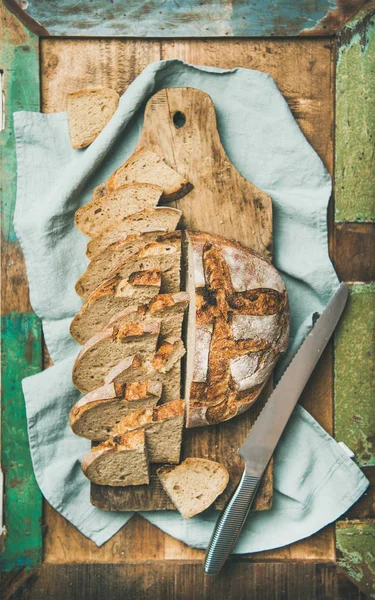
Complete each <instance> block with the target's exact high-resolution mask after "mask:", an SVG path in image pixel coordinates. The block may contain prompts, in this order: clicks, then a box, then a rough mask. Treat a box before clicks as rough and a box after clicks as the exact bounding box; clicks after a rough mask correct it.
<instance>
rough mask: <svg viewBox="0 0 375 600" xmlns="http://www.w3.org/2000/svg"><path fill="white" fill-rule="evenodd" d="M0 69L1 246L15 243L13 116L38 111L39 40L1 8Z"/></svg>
mask: <svg viewBox="0 0 375 600" xmlns="http://www.w3.org/2000/svg"><path fill="white" fill-rule="evenodd" d="M0 10H1V14H0V17H1V25H2V26H1V44H0V69H2V70H3V71H4V78H3V81H4V96H5V130H4V131H2V132H1V133H0V160H1V164H2V168H1V172H0V178H1V179H0V188H1V190H2V205H1V229H2V242H3V243H5V242H8V241H11V242H14V241H15V239H16V236H15V233H14V230H13V213H14V205H15V199H16V184H17V166H16V152H15V140H14V135H13V112H14V111H16V110H32V111H37V110H39V50H38V38H37V36H36V35H34V34H32V33H30V32H29V31H28V30H27V29H25V28H24V27H23V26H22V25H21V24H20V23H19V22H17V21H16V19H14V17H12V16H11V15H10V14H9V13H8V12H7V11H6V10H5V9H4V8H1V7H0Z"/></svg>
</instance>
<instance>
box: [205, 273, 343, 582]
mask: <svg viewBox="0 0 375 600" xmlns="http://www.w3.org/2000/svg"><path fill="white" fill-rule="evenodd" d="M347 297H348V288H347V286H346V285H345V283H342V284H341V285H340V287H339V288H338V290H337V291H336V293H335V294H334V295H333V297H332V298H331V300H330V302H329V303H328V305H327V307H326V308H325V310H324V311H323V313H322V314H321V316H320V317H319V318H318V320H317V321H316V323H315V325H314V326H313V328H312V329H311V331H310V333H309V334H308V335H307V337H306V339H305V340H304V342H303V343H302V344H301V346H300V348H299V350H298V351H297V353H296V355H295V356H294V358H293V360H292V361H291V363H290V364H289V366H288V368H287V369H286V371H285V372H284V374H283V376H282V378H281V379H280V381H279V383H278V385H277V386H276V388H275V389H274V391H273V392H272V393H271V395H270V397H269V398H268V400H267V402H266V404H265V406H264V408H263V409H262V411H261V413H260V414H259V416H258V418H257V420H256V421H255V423H254V425H253V427H252V429H251V431H250V433H249V434H248V436H247V437H246V439H245V441H244V443H243V444H242V446H241V447H240V448H239V450H238V454H239V455H240V456H241V458H243V460H244V461H245V468H244V472H243V475H242V479H241V481H240V483H239V485H238V487H237V489H236V490H235V492H234V494H233V496H232V498H231V499H230V501H229V502H228V504H227V506H226V507H225V509H224V510H223V512H222V513H221V515H220V517H219V519H218V521H217V523H216V526H215V529H214V532H213V535H212V538H211V541H210V543H209V546H208V549H207V553H206V557H205V561H204V572H205V573H207V575H216V574H217V573H219V571H220V569H221V568H222V566H223V565H224V563H225V561H226V559H227V558H228V556H229V554H230V553H231V550H232V548H233V546H234V544H235V543H236V540H237V538H238V536H239V535H240V533H241V530H242V527H243V525H244V523H245V521H246V517H247V515H248V514H249V510H250V507H251V505H252V503H253V501H254V498H255V495H256V493H257V490H258V487H259V484H260V481H261V478H262V475H263V473H264V471H265V469H266V467H267V465H268V463H269V461H270V459H271V456H272V454H273V452H274V450H275V448H276V446H277V443H278V441H279V439H280V437H281V434H282V433H283V431H284V429H285V426H286V424H287V423H288V420H289V418H290V416H291V414H292V412H293V409H294V407H295V405H296V404H297V402H298V399H299V397H300V395H301V393H302V390H303V389H304V387H305V385H306V383H307V381H308V379H309V377H310V375H311V373H312V372H313V370H314V367H315V365H316V363H317V362H318V360H319V358H320V356H321V354H322V352H323V350H324V348H325V347H326V345H327V343H328V340H329V338H330V337H331V335H332V333H333V331H334V329H335V327H336V325H337V323H338V321H339V319H340V316H341V314H342V312H343V310H344V307H345V303H346V300H347Z"/></svg>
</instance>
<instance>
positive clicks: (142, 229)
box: [86, 206, 182, 259]
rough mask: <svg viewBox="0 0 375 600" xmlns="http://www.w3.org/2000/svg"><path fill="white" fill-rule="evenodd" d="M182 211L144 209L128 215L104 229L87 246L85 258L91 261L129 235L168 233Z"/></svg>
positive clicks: (164, 207) (165, 207) (164, 208)
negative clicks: (154, 232) (156, 232)
mask: <svg viewBox="0 0 375 600" xmlns="http://www.w3.org/2000/svg"><path fill="white" fill-rule="evenodd" d="M181 215H182V211H181V210H178V209H177V208H171V207H169V206H158V207H156V208H145V209H144V210H141V211H139V212H136V213H134V214H133V215H129V216H128V217H126V218H125V219H123V220H122V221H121V222H120V223H118V224H116V225H111V226H110V227H108V228H107V229H104V231H102V233H101V234H100V235H98V236H97V237H95V238H94V239H93V240H91V242H89V243H88V244H87V251H86V254H87V256H88V257H89V258H90V259H92V258H94V256H97V255H98V254H100V252H103V250H105V249H106V248H108V246H110V245H111V244H114V243H115V242H120V241H121V240H125V239H126V238H127V236H129V235H135V234H139V233H149V232H153V231H159V232H160V233H170V232H171V231H174V230H175V229H176V227H177V225H178V222H179V220H180V217H181Z"/></svg>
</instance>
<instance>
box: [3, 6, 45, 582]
mask: <svg viewBox="0 0 375 600" xmlns="http://www.w3.org/2000/svg"><path fill="white" fill-rule="evenodd" d="M0 17H1V41H2V43H1V54H0V68H1V69H2V70H3V71H4V96H5V130H4V131H3V132H1V133H0V157H1V162H2V169H1V189H2V214H1V216H2V219H1V233H2V235H1V250H2V306H1V310H2V315H3V316H2V329H1V340H2V369H1V375H2V400H1V421H2V429H1V465H2V470H3V472H4V486H5V487H4V489H5V493H4V524H5V528H6V531H5V533H4V534H3V535H2V536H1V538H0V569H1V570H3V571H10V570H14V569H19V568H26V569H31V568H34V567H36V566H37V565H39V564H40V562H41V559H42V525H41V516H42V497H41V493H40V491H39V488H38V486H37V484H36V481H35V477H34V472H33V468H32V464H31V458H30V451H29V442H28V436H27V425H26V411H25V401H24V397H23V393H22V388H21V379H23V377H26V376H27V375H32V374H34V373H37V372H38V371H40V369H41V361H42V354H41V352H42V343H41V329H40V323H39V319H38V318H37V317H36V316H35V315H34V314H32V313H30V312H23V311H24V310H25V306H28V290H27V282H26V277H25V276H24V265H23V261H22V259H21V257H22V255H21V251H20V248H19V244H18V242H17V241H16V238H15V233H14V229H13V213H14V205H15V200H16V155H15V141H14V134H13V114H12V113H13V111H15V110H38V108H39V64H38V60H39V56H38V39H37V37H36V36H35V35H34V34H30V33H29V32H28V31H27V30H26V29H25V28H24V27H23V26H22V25H21V24H20V23H19V22H18V21H17V20H16V19H15V18H14V17H13V16H12V15H10V13H8V12H7V11H6V10H5V9H4V7H3V6H1V5H0ZM17 310H19V311H22V312H21V313H19V312H14V311H17ZM12 311H13V312H12ZM9 313H10V314H9Z"/></svg>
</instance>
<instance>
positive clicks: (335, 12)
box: [6, 0, 364, 38]
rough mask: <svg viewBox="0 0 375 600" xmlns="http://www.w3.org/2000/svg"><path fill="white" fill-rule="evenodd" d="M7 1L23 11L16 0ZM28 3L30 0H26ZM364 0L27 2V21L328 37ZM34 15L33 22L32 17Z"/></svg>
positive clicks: (154, 33)
mask: <svg viewBox="0 0 375 600" xmlns="http://www.w3.org/2000/svg"><path fill="white" fill-rule="evenodd" d="M6 4H7V5H8V6H9V7H10V8H11V9H12V10H14V12H15V13H16V14H18V16H19V17H20V16H21V18H22V15H20V12H21V11H20V9H19V6H18V5H20V4H21V3H20V2H18V4H17V3H16V1H15V0H7V2H6ZM25 4H27V3H25ZM363 4H364V0H340V1H338V3H337V4H336V2H335V1H334V0H315V1H312V0H300V1H299V2H292V1H291V0H279V1H278V2H275V1H274V0H256V1H254V2H248V0H236V1H234V0H184V1H183V2H181V1H179V0H163V1H162V2H160V0H147V1H146V0H136V1H132V2H126V3H124V2H123V0H111V2H108V1H106V0H83V1H81V2H77V0H65V1H64V2H60V1H58V0H50V1H49V2H45V1H43V0H29V2H28V5H27V7H26V11H25V13H24V17H23V18H24V22H27V18H28V19H29V20H28V26H29V27H31V28H33V27H34V30H35V31H39V33H40V29H41V27H40V24H41V25H42V27H43V28H44V29H45V32H44V34H45V33H47V34H49V35H70V36H82V35H85V36H101V37H103V36H108V37H109V36H112V37H116V36H121V37H173V38H178V37H211V36H237V37H246V36H255V37H261V36H293V35H298V34H300V33H301V32H303V33H304V34H307V35H327V34H331V33H333V32H335V31H337V30H338V29H339V27H340V26H342V24H343V23H345V22H346V21H347V20H348V19H349V18H350V17H351V16H353V14H355V13H356V12H357V11H358V10H359V9H360V7H361V6H362V5H363ZM31 19H32V20H33V21H31Z"/></svg>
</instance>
